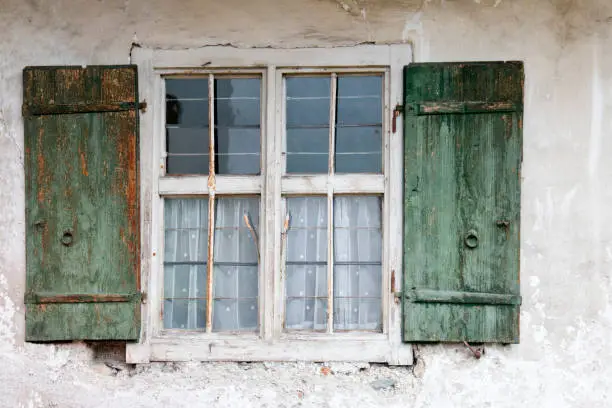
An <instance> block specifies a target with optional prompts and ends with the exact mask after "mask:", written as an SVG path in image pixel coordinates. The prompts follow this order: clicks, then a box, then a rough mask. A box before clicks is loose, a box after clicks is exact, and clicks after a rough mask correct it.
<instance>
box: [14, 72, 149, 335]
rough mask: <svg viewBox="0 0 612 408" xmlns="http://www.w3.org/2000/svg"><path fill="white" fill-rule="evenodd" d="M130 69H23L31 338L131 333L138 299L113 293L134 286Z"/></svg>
mask: <svg viewBox="0 0 612 408" xmlns="http://www.w3.org/2000/svg"><path fill="white" fill-rule="evenodd" d="M136 72H137V71H136V67H135V66H118V67H107V66H94V67H87V68H81V67H28V68H26V69H24V73H23V75H24V78H23V80H24V112H26V113H29V114H30V115H28V116H25V117H24V126H25V146H26V153H25V172H26V250H27V252H26V264H27V281H26V285H27V287H26V296H25V302H26V339H27V340H29V341H52V340H74V339H92V340H103V339H104V340H106V339H122V340H128V339H137V338H138V335H139V330H140V303H139V301H138V297H137V296H126V297H125V298H124V299H118V298H116V295H121V294H135V293H138V292H139V269H140V265H139V259H140V226H139V217H140V211H139V194H138V111H137V110H136V109H135V107H136V104H137V101H138V97H137V82H136V75H137V74H136ZM120 104H124V105H123V106H127V105H125V104H129V106H130V107H134V108H133V109H129V110H119V111H112V112H89V113H82V109H81V110H78V109H76V112H77V113H68V111H67V110H66V109H65V108H63V107H65V106H69V105H78V106H85V105H86V106H104V105H110V106H118V105H120ZM57 107H59V108H57ZM54 109H55V111H54ZM36 112H52V113H55V114H46V115H35V113H36ZM78 112H81V113H78ZM80 296H81V298H80ZM82 296H84V297H82ZM113 296H115V297H113ZM105 299H106V300H108V301H104V300H105ZM45 300H46V301H47V302H46V303H45ZM92 300H97V301H96V302H92Z"/></svg>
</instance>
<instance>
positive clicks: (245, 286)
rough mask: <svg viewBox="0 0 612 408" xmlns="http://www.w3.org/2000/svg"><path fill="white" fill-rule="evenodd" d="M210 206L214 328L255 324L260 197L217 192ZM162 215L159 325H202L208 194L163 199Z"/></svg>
mask: <svg viewBox="0 0 612 408" xmlns="http://www.w3.org/2000/svg"><path fill="white" fill-rule="evenodd" d="M215 211H216V217H215V219H216V221H215V251H214V274H213V277H214V279H213V280H214V282H213V295H214V299H213V331H224V330H255V329H256V328H257V326H258V318H257V317H258V305H257V303H258V302H257V300H258V296H257V294H258V263H259V262H258V255H257V247H256V243H257V240H256V239H254V237H253V234H252V233H251V228H252V229H253V231H255V233H256V232H257V229H258V226H259V198H256V197H254V198H223V197H219V198H217V200H216V210H215ZM245 216H246V219H247V220H248V223H249V224H250V226H251V228H249V226H248V225H247V222H246V221H245ZM164 217H165V219H164V222H165V242H164V245H165V250H164V327H165V328H178V329H203V328H205V327H206V278H207V274H206V258H207V243H208V199H206V198H204V199H196V198H187V199H174V198H172V199H165V209H164Z"/></svg>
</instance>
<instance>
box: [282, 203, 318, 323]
mask: <svg viewBox="0 0 612 408" xmlns="http://www.w3.org/2000/svg"><path fill="white" fill-rule="evenodd" d="M287 211H288V213H289V216H290V223H289V231H288V232H287V242H286V275H287V278H286V288H285V289H286V290H285V293H286V308H287V309H286V316H285V327H286V328H287V329H292V330H324V329H325V328H326V327H327V319H326V314H327V312H326V310H327V287H328V285H327V241H328V237H327V198H326V197H289V198H287Z"/></svg>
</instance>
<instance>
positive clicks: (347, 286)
mask: <svg viewBox="0 0 612 408" xmlns="http://www.w3.org/2000/svg"><path fill="white" fill-rule="evenodd" d="M287 210H288V212H289V215H290V228H289V231H288V236H287V250H286V270H287V279H286V312H285V327H286V328H287V329H293V330H325V329H326V327H327V317H326V315H327V287H328V286H327V250H328V248H327V243H328V238H327V198H326V197H292V198H288V199H287ZM381 227H382V224H381V199H380V197H376V196H339V197H336V198H335V200H334V330H340V331H341V330H380V328H381V305H380V302H381V291H382V289H381V288H382V282H381V280H382V277H381V272H382V271H381V269H382V266H381V265H382V262H381V261H382V228H381Z"/></svg>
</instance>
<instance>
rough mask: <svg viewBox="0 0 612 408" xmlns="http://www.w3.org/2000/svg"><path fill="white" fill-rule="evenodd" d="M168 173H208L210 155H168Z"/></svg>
mask: <svg viewBox="0 0 612 408" xmlns="http://www.w3.org/2000/svg"><path fill="white" fill-rule="evenodd" d="M166 173H167V174H169V175H182V174H208V155H207V154H192V155H191V154H190V155H181V154H177V155H172V156H170V155H168V161H167V164H166Z"/></svg>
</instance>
